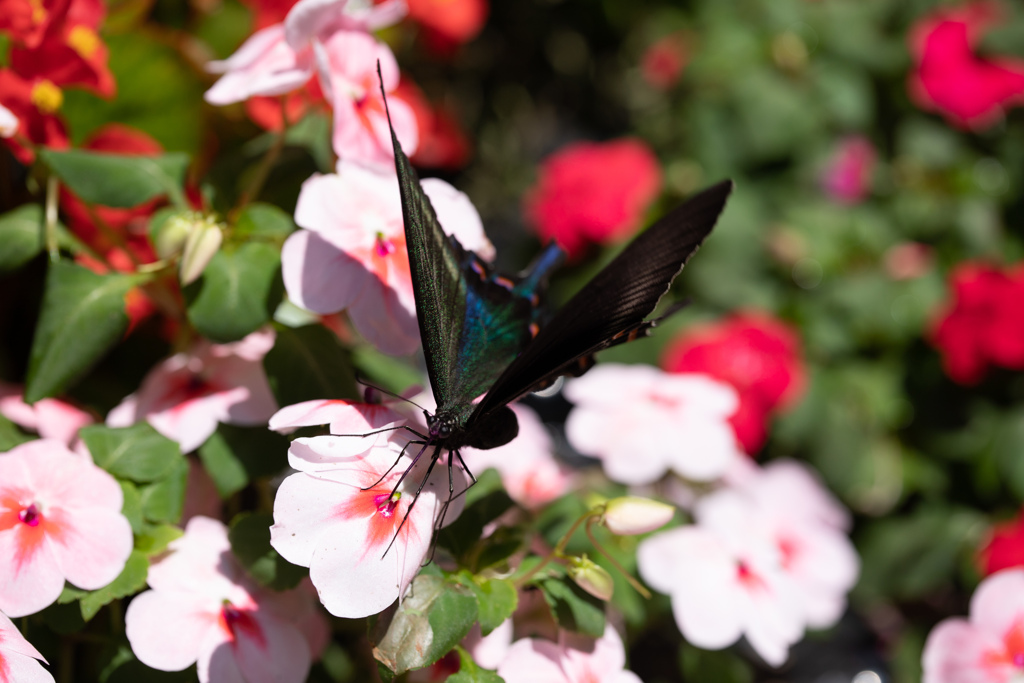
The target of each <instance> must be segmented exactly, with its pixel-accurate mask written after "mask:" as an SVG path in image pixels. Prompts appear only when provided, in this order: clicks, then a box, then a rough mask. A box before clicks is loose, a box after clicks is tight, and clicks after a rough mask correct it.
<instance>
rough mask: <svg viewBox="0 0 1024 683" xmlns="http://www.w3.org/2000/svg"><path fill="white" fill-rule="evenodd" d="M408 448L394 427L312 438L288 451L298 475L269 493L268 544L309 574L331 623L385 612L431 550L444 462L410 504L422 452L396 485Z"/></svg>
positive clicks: (457, 477)
mask: <svg viewBox="0 0 1024 683" xmlns="http://www.w3.org/2000/svg"><path fill="white" fill-rule="evenodd" d="M356 408H357V410H365V409H359V408H358V407H356ZM364 414H366V413H364ZM370 419H371V420H372V419H373V418H372V417H371V418H370ZM370 424H372V423H370ZM368 426H370V425H369V424H368ZM408 441H409V437H408V436H407V435H406V434H405V433H404V432H403V431H402V430H399V431H395V432H387V433H384V434H381V435H375V436H373V437H368V438H361V437H345V436H318V437H312V438H300V439H296V440H295V441H293V442H292V445H291V448H289V450H288V462H289V464H290V465H291V466H292V467H293V468H294V469H297V470H299V473H298V474H293V475H291V476H290V477H288V478H287V479H285V480H284V482H283V483H282V484H281V487H280V488H279V489H278V491H277V496H276V498H275V500H274V521H275V524H274V526H272V527H271V528H270V534H271V541H270V542H271V545H273V546H274V548H275V549H276V550H277V551H278V552H279V553H280V554H281V556H282V557H284V558H285V559H286V560H288V561H289V562H292V563H293V564H297V565H300V566H303V567H309V576H310V578H311V579H312V581H313V585H314V586H316V589H317V592H318V593H319V594H320V601H321V602H322V603H323V605H324V606H325V607H326V608H327V611H329V612H330V613H331V614H334V615H335V616H339V617H345V618H350V619H355V618H360V617H365V616H369V615H371V614H376V613H378V612H380V611H381V610H383V609H385V608H386V607H388V606H389V605H390V604H391V603H393V602H394V601H395V600H396V599H397V598H399V597H401V596H402V594H403V593H404V592H405V589H406V587H407V586H408V585H409V582H410V581H412V579H413V577H414V576H415V575H416V573H417V572H418V571H419V569H420V565H421V563H422V562H423V558H424V557H426V554H427V551H428V550H429V548H430V540H431V536H432V535H433V531H434V526H435V524H436V523H437V522H438V521H439V518H440V515H441V513H442V509H443V508H444V507H445V501H447V500H448V472H447V465H445V464H444V463H443V462H441V463H438V464H437V466H436V467H435V468H434V471H433V473H432V474H431V476H430V478H429V479H428V480H427V482H426V485H425V486H424V488H423V490H422V491H421V492H420V494H419V498H418V499H417V500H416V501H415V505H413V502H414V496H415V492H416V488H417V487H418V486H419V484H420V482H421V481H422V479H423V477H424V476H425V474H426V469H427V465H428V461H429V457H430V455H431V453H429V452H427V453H424V454H423V458H421V460H420V463H419V464H418V465H417V467H416V468H415V469H414V470H413V471H411V472H409V475H408V476H407V477H405V478H404V479H402V480H401V483H399V480H400V479H401V478H402V475H403V473H404V472H406V470H408V469H410V468H411V467H412V460H411V459H410V457H409V456H408V455H401V456H400V455H399V454H400V453H401V451H402V449H403V447H404V446H405V445H406V444H408ZM411 448H413V449H418V448H419V447H418V446H415V445H414V446H412V447H411ZM414 454H415V451H414V452H413V453H412V455H414ZM452 474H453V477H454V486H455V493H456V494H458V493H459V492H460V491H462V490H463V489H465V488H466V485H467V483H468V482H467V480H466V477H465V475H464V474H463V472H462V470H461V469H460V468H458V467H456V468H455V470H454V471H453V472H452ZM396 487H397V488H396ZM462 505H463V498H462V497H461V496H460V497H458V498H455V499H454V500H453V501H452V502H451V505H449V506H448V509H447V511H446V512H445V516H444V520H443V521H444V523H446V524H447V523H450V522H452V521H454V520H455V518H456V517H458V515H459V513H460V511H461V507H462Z"/></svg>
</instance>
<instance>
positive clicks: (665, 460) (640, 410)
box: [565, 363, 745, 484]
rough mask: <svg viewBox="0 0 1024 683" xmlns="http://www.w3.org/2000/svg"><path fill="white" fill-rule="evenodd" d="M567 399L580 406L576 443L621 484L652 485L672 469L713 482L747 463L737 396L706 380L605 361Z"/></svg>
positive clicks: (571, 435) (570, 388)
mask: <svg viewBox="0 0 1024 683" xmlns="http://www.w3.org/2000/svg"><path fill="white" fill-rule="evenodd" d="M565 395H566V397H567V398H568V399H569V400H570V401H572V402H573V403H575V404H576V407H575V409H573V411H572V413H570V415H569V419H568V420H567V421H566V425H565V432H566V437H567V438H568V439H569V443H571V444H572V445H573V447H574V448H576V449H577V450H578V451H580V452H581V453H584V454H586V455H590V456H593V457H596V458H600V459H601V461H602V464H603V465H604V471H605V474H607V475H608V477H609V478H611V479H613V480H614V481H617V482H620V483H623V484H649V483H651V482H654V481H657V480H658V479H660V478H661V477H662V476H663V475H664V474H665V473H666V472H668V471H669V470H671V471H674V472H675V473H676V474H679V475H681V476H683V477H685V478H687V479H693V480H698V481H710V480H713V479H717V478H718V477H720V476H722V475H723V474H724V473H725V472H726V470H727V469H728V467H729V465H730V464H731V463H732V462H733V461H735V460H736V459H738V458H743V457H745V456H744V455H743V452H742V450H741V449H740V447H739V444H738V443H737V441H736V435H735V433H734V432H733V429H732V427H731V426H730V424H729V417H730V416H731V415H732V414H733V413H734V412H735V411H736V408H737V406H738V405H739V403H738V398H737V395H736V391H735V390H734V389H733V388H732V387H730V386H728V385H726V384H723V383H721V382H718V381H717V380H714V379H712V378H710V377H708V376H706V375H697V374H682V373H666V372H662V371H661V370H658V369H657V368H654V367H651V366H649V365H619V364H615V363H604V364H601V365H598V366H597V367H595V368H593V369H591V370H590V371H589V372H588V373H587V374H586V375H584V376H583V377H580V378H579V379H575V380H572V381H570V382H568V384H567V385H566V388H565ZM666 434H668V435H670V436H669V438H666Z"/></svg>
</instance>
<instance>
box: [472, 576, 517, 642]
mask: <svg viewBox="0 0 1024 683" xmlns="http://www.w3.org/2000/svg"><path fill="white" fill-rule="evenodd" d="M458 579H459V582H460V583H461V584H462V585H464V586H466V587H467V588H469V589H470V590H471V591H473V595H474V596H475V597H476V604H477V612H478V619H479V621H480V632H481V633H482V634H483V635H485V636H486V635H487V634H489V633H490V632H491V631H493V630H494V629H496V628H498V627H499V626H500V625H501V624H502V623H503V622H504V621H505V620H506V619H508V618H509V617H511V616H512V613H513V612H515V611H516V606H517V605H518V604H519V593H518V592H517V591H516V586H515V584H514V583H513V582H512V581H510V580H509V579H497V578H483V577H480V576H473V575H472V574H470V573H469V572H467V571H462V572H459V575H458Z"/></svg>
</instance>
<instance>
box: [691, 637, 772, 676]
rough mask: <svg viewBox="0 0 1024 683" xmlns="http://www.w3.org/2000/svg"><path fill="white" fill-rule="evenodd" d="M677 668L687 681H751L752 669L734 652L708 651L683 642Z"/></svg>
mask: <svg viewBox="0 0 1024 683" xmlns="http://www.w3.org/2000/svg"><path fill="white" fill-rule="evenodd" d="M679 668H680V669H681V670H682V673H683V679H684V680H687V681H715V682H716V683H718V682H719V681H721V683H751V681H753V680H754V670H753V668H752V667H751V666H750V664H748V663H747V662H746V661H745V660H744V659H743V658H741V657H740V656H738V655H737V654H736V653H734V652H730V651H728V650H723V651H721V652H708V651H707V650H701V649H698V648H696V647H694V646H692V645H689V644H686V643H683V646H682V649H681V650H680V651H679Z"/></svg>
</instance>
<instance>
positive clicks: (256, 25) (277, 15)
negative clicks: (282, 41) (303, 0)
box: [242, 0, 299, 33]
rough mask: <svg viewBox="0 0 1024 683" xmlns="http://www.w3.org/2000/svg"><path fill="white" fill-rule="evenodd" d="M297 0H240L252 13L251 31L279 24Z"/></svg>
mask: <svg viewBox="0 0 1024 683" xmlns="http://www.w3.org/2000/svg"><path fill="white" fill-rule="evenodd" d="M298 1H299V0H242V4H243V5H245V6H246V7H248V8H249V9H250V10H251V11H252V13H253V27H252V30H253V33H255V32H256V31H259V30H260V29H264V28H266V27H268V26H272V25H273V24H280V23H281V22H283V21H284V18H285V17H286V16H288V11H289V10H290V9H291V8H292V7H293V6H294V5H295V3H296V2H298Z"/></svg>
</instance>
